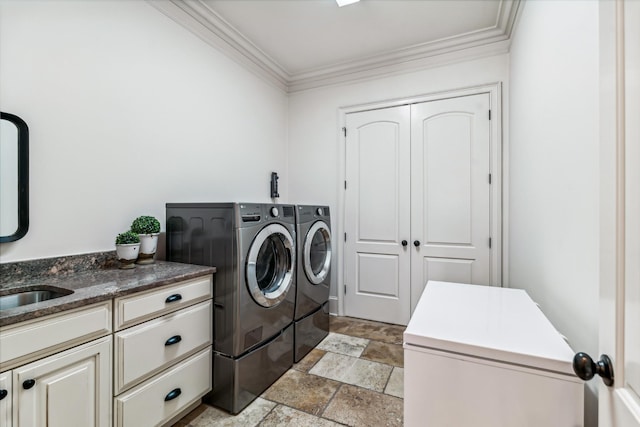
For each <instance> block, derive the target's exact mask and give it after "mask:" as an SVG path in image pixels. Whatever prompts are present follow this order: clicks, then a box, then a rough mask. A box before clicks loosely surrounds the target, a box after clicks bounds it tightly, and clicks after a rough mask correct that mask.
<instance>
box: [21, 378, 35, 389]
mask: <svg viewBox="0 0 640 427" xmlns="http://www.w3.org/2000/svg"><path fill="white" fill-rule="evenodd" d="M34 385H36V380H25V381H24V382H23V383H22V388H23V389H25V390H29V389H30V388H31V387H33V386H34Z"/></svg>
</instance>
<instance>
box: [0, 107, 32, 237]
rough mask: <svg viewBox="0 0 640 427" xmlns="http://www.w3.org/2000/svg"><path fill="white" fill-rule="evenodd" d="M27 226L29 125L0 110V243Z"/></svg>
mask: <svg viewBox="0 0 640 427" xmlns="http://www.w3.org/2000/svg"><path fill="white" fill-rule="evenodd" d="M28 229H29V128H28V127H27V124H26V123H25V121H24V120H22V119H21V118H20V117H18V116H16V115H14V114H9V113H3V112H0V243H3V242H13V241H15V240H18V239H20V238H22V237H23V236H24V235H25V234H27V230H28Z"/></svg>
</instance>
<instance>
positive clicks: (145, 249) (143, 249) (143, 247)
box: [136, 233, 160, 264]
mask: <svg viewBox="0 0 640 427" xmlns="http://www.w3.org/2000/svg"><path fill="white" fill-rule="evenodd" d="M159 234H160V233H153V234H138V236H140V253H139V254H138V261H136V263H137V264H153V263H154V262H155V260H154V259H153V257H154V256H155V254H156V250H157V249H158V235H159Z"/></svg>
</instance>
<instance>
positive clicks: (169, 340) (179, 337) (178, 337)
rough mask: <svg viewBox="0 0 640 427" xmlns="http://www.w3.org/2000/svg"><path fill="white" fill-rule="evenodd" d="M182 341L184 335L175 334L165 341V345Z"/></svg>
mask: <svg viewBox="0 0 640 427" xmlns="http://www.w3.org/2000/svg"><path fill="white" fill-rule="evenodd" d="M180 341H182V337H181V336H180V335H174V336H172V337H171V338H169V339H168V340H167V341H165V343H164V345H174V344H178V343H179V342H180Z"/></svg>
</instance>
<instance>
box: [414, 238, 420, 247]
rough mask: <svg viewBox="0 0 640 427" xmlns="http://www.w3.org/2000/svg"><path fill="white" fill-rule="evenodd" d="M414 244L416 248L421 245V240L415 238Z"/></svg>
mask: <svg viewBox="0 0 640 427" xmlns="http://www.w3.org/2000/svg"><path fill="white" fill-rule="evenodd" d="M413 246H415V247H416V248H417V247H418V246H420V240H414V241H413Z"/></svg>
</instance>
